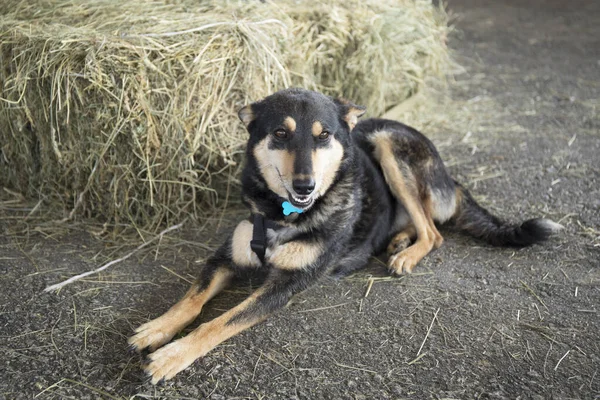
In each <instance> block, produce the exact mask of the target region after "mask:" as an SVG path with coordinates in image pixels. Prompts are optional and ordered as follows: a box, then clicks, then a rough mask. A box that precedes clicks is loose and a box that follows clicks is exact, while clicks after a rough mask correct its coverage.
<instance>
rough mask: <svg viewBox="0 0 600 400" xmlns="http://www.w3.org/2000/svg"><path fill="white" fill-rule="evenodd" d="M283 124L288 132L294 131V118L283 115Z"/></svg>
mask: <svg viewBox="0 0 600 400" xmlns="http://www.w3.org/2000/svg"><path fill="white" fill-rule="evenodd" d="M283 126H285V128H286V129H287V130H288V131H290V132H296V120H295V119H294V118H292V117H289V116H288V117H285V119H284V120H283Z"/></svg>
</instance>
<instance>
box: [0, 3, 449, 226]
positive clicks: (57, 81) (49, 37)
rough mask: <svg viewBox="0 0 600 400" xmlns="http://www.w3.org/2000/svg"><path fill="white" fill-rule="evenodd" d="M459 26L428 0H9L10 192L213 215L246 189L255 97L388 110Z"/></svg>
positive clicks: (5, 28)
mask: <svg viewBox="0 0 600 400" xmlns="http://www.w3.org/2000/svg"><path fill="white" fill-rule="evenodd" d="M447 31H448V27H447V18H446V15H445V13H444V12H443V10H441V9H439V8H437V7H435V6H434V5H432V4H431V1H424V0H394V1H393V0H385V1H378V0H362V1H354V0H350V1H344V0H327V1H324V2H319V3H317V4H314V3H311V2H308V1H293V0H287V1H278V2H276V3H269V2H267V3H263V2H259V1H244V2H237V1H229V2H221V1H216V0H214V1H201V2H198V1H192V0H188V1H185V0H184V1H168V0H164V1H142V0H133V1H112V0H105V1H97V2H87V1H85V0H37V1H31V0H29V1H24V0H19V1H17V0H9V1H8V2H6V1H5V2H3V5H0V97H1V100H0V103H1V104H2V106H1V107H2V108H1V110H0V126H1V127H2V128H1V129H0V171H1V173H0V186H5V187H8V188H10V189H11V190H13V191H17V192H20V193H22V194H24V195H26V196H27V197H30V198H35V197H39V198H42V199H44V203H45V204H46V205H47V206H55V205H56V204H57V203H58V204H60V205H61V207H63V208H64V209H65V210H66V211H70V217H93V218H99V219H101V220H103V221H106V222H108V223H111V224H113V225H114V226H116V227H118V226H127V225H129V224H134V225H135V226H137V227H139V228H143V229H148V230H156V229H158V228H159V227H160V226H162V225H165V224H172V223H175V222H178V221H180V220H181V219H183V218H184V217H186V216H188V215H191V216H193V217H199V216H201V215H202V214H203V213H202V211H214V209H215V207H218V205H219V199H221V200H222V199H223V196H220V197H219V194H223V193H224V192H225V191H226V189H228V188H229V186H230V184H234V185H235V184H236V183H237V178H236V177H237V173H238V172H239V170H240V164H241V160H242V155H243V151H244V141H245V139H246V133H245V131H244V129H243V127H242V125H241V124H240V123H239V122H238V120H237V116H236V110H237V109H238V108H239V107H241V106H242V105H244V104H245V103H247V102H249V101H252V100H256V99H259V98H261V97H264V96H266V95H267V94H269V93H271V92H273V91H276V90H278V89H281V88H284V87H289V86H302V87H306V88H311V89H315V90H320V91H323V92H325V93H327V94H330V95H333V96H339V95H344V96H346V97H348V98H352V99H354V100H355V101H357V102H358V103H360V104H364V105H366V106H367V107H369V109H370V113H371V115H379V114H381V113H383V112H384V111H385V110H387V109H389V108H390V107H391V106H393V105H395V104H397V103H400V102H402V101H403V100H405V99H407V98H409V97H410V96H411V95H413V94H414V93H415V92H416V91H417V90H418V88H419V86H420V85H421V84H422V83H423V81H424V80H425V78H428V77H431V76H436V77H442V76H443V75H444V73H445V72H446V70H447V68H448V66H449V60H448V52H447V49H446V44H445V38H446V34H447ZM227 192H228V191H227Z"/></svg>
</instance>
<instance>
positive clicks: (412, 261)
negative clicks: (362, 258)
mask: <svg viewBox="0 0 600 400" xmlns="http://www.w3.org/2000/svg"><path fill="white" fill-rule="evenodd" d="M419 260H420V257H416V256H415V254H414V252H413V251H411V249H410V247H409V248H408V249H406V250H404V251H401V252H400V253H397V254H394V255H392V256H391V257H390V258H389V260H388V269H389V270H390V272H392V273H394V274H397V275H401V274H403V273H407V274H410V273H411V272H412V270H413V268H414V267H415V265H417V263H418V262H419Z"/></svg>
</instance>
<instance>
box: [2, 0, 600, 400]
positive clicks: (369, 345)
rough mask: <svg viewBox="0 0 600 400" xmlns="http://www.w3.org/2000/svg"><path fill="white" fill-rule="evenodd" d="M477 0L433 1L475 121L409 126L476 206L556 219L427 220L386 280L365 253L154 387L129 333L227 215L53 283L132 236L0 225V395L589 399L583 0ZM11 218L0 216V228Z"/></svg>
mask: <svg viewBox="0 0 600 400" xmlns="http://www.w3.org/2000/svg"><path fill="white" fill-rule="evenodd" d="M483 3H484V2H481V1H476V0H450V1H449V9H450V10H451V11H452V12H453V13H455V14H457V15H458V19H457V20H456V27H457V32H456V33H455V35H454V36H453V38H452V39H451V42H450V45H451V47H452V48H454V49H455V50H456V51H457V59H458V61H459V63H460V64H461V65H463V66H464V67H465V68H466V70H467V72H466V73H464V74H461V75H459V76H458V77H457V81H458V82H457V84H456V85H454V88H453V97H454V98H455V99H456V101H457V104H461V105H462V106H461V107H466V108H469V109H471V110H476V111H477V112H479V113H480V114H479V118H478V119H477V121H479V122H477V123H475V122H473V123H469V121H467V122H466V124H467V125H468V126H469V129H468V130H467V131H465V130H464V129H463V126H464V125H465V122H464V121H463V122H461V124H458V125H460V127H461V128H460V129H458V125H457V124H454V123H452V121H449V122H448V123H447V124H445V125H444V124H441V125H432V127H431V130H430V131H427V132H426V133H427V134H428V135H429V136H430V137H432V138H433V139H434V141H435V143H436V144H438V145H439V147H440V151H441V152H442V156H443V157H444V158H445V159H446V160H447V161H448V163H449V165H450V170H451V172H452V173H453V174H454V175H455V176H456V177H457V178H458V179H459V180H460V181H462V182H464V183H466V184H467V185H468V186H469V187H470V188H471V190H472V192H473V193H474V194H476V195H477V198H478V199H479V200H480V201H481V202H482V203H484V204H485V205H486V206H487V207H489V208H490V209H491V210H493V211H494V212H495V213H497V214H499V215H502V216H506V217H508V218H509V219H511V220H513V221H516V220H520V219H525V218H529V217H534V216H547V217H549V218H552V219H554V220H555V221H560V222H561V223H562V224H564V225H565V227H566V229H565V230H564V232H562V233H561V234H560V235H559V237H557V238H555V239H553V240H551V241H550V242H548V243H546V244H544V245H537V246H534V247H531V248H528V249H524V250H517V251H515V250H512V249H497V248H492V247H489V246H486V245H482V244H481V243H479V242H476V241H474V240H471V239H468V238H465V237H463V236H460V235H458V234H456V233H453V232H449V231H447V230H443V231H442V233H443V234H444V235H445V237H446V242H445V244H444V245H443V246H442V248H440V249H439V250H437V251H436V252H434V253H432V254H430V255H429V256H428V257H427V258H426V259H425V260H424V261H423V262H421V264H420V265H419V266H418V268H417V269H416V273H414V274H413V275H411V276H406V277H402V278H394V279H390V278H386V274H385V269H384V268H383V267H382V264H381V262H378V261H374V262H373V265H372V267H370V268H369V269H368V270H367V271H363V272H361V273H359V274H356V275H354V276H351V277H349V278H346V279H343V280H340V281H333V280H332V281H325V282H322V283H321V284H320V285H318V286H316V287H314V288H312V289H310V290H308V291H307V292H305V293H303V294H301V295H299V296H297V297H296V298H295V299H294V301H293V302H292V303H291V304H290V305H289V306H288V307H287V308H286V309H285V310H283V311H281V312H279V313H278V314H276V315H275V316H273V317H272V318H271V319H269V320H267V321H266V322H265V323H263V324H261V325H259V326H257V327H255V328H253V329H251V330H249V331H246V332H244V333H243V334H241V335H239V336H237V337H235V338H233V339H232V340H229V341H228V342H226V343H224V344H223V345H221V346H219V347H218V348H217V349H215V350H214V351H213V352H212V353H210V354H209V355H208V356H207V357H206V358H204V359H202V360H199V361H197V362H196V363H195V364H193V366H192V367H191V368H189V369H187V370H186V371H184V372H182V373H180V374H179V375H178V376H177V377H176V378H175V379H173V380H172V381H169V382H167V383H166V384H164V385H159V386H152V385H150V384H149V383H146V382H145V381H144V376H143V374H142V373H141V371H140V369H139V363H140V357H139V356H138V355H136V354H131V353H129V352H128V350H127V342H126V340H127V337H128V336H130V335H131V333H132V330H133V328H134V327H136V326H137V325H138V324H140V323H142V322H144V321H147V320H148V319H150V318H154V317H156V316H158V315H159V314H160V313H162V312H163V311H165V310H166V309H167V308H168V307H169V306H170V305H171V304H172V303H174V302H175V301H176V300H177V299H178V298H179V297H180V296H181V295H182V294H183V293H184V292H185V291H186V289H187V287H188V282H186V280H191V279H193V278H192V277H193V275H194V273H195V271H196V270H197V268H198V267H199V264H200V263H201V260H202V258H203V257H205V256H206V254H207V253H206V250H205V246H204V245H207V246H208V247H211V246H213V247H214V246H216V245H217V243H218V241H219V237H222V235H223V232H224V231H225V229H220V230H219V231H218V233H216V234H215V233H214V232H212V231H211V232H209V234H208V236H207V235H206V233H203V234H201V233H198V232H199V231H198V230H197V229H195V228H189V229H188V231H187V232H186V237H188V239H190V240H189V242H183V243H182V241H181V240H178V241H173V240H171V241H169V240H166V239H165V241H164V243H163V244H162V245H161V247H160V248H159V249H158V251H156V250H157V249H156V248H154V250H153V251H152V252H141V253H140V254H139V256H134V257H132V258H130V259H128V260H127V261H125V262H123V263H121V264H118V265H115V266H114V267H112V268H110V269H109V270H107V271H106V272H104V273H101V274H99V275H95V276H91V277H90V278H89V279H86V280H85V281H83V282H78V283H75V284H72V285H69V286H67V287H66V288H64V289H63V290H62V291H61V292H60V293H58V294H54V293H52V294H46V293H43V292H42V290H43V289H44V287H46V286H47V285H49V284H52V283H56V282H58V281H61V280H63V279H65V278H67V277H69V276H71V275H73V274H76V273H81V272H84V271H87V270H91V269H94V268H96V267H98V266H99V265H101V264H102V263H103V262H104V261H107V260H111V259H114V258H116V257H118V256H119V255H123V254H125V253H126V252H127V250H128V249H131V248H132V247H131V246H129V247H127V248H121V249H119V250H118V251H117V252H116V253H115V254H111V251H110V249H107V248H104V247H103V245H102V243H101V242H99V241H97V240H95V239H94V238H93V236H92V235H89V234H87V233H83V232H80V231H78V230H71V231H70V232H69V233H68V234H63V235H49V236H45V235H42V234H41V233H40V234H35V233H33V234H30V235H28V236H25V235H16V236H15V235H7V234H0V271H1V278H0V299H1V300H0V304H1V309H0V337H1V340H0V348H1V349H2V353H4V356H3V360H2V362H0V398H6V399H26V398H38V399H68V398H71V399H87V398H94V399H95V398H112V399H134V398H141V399H146V398H153V399H154V398H156V399H158V398H161V399H163V398H164V399H214V400H217V399H402V398H406V399H409V398H410V399H430V398H432V399H441V398H453V399H468V398H481V399H505V398H507V399H517V398H519V399H593V398H600V373H599V371H598V370H599V369H600V232H599V231H600V185H599V183H600V157H599V154H600V116H599V108H600V2H598V1H595V0H590V1H570V2H564V1H559V0H547V1H542V0H535V1H534V0H529V1H521V0H510V1H498V2H492V1H489V2H485V3H486V4H485V5H484V4H483ZM487 115H489V119H488V117H487ZM13 211H14V210H13ZM237 214H238V213H236V212H231V213H227V215H226V216H225V218H224V225H225V226H226V225H231V224H233V223H234V222H235V219H236V218H235V217H236V215H237ZM13 218H15V217H14V213H11V212H10V210H4V211H3V212H2V213H1V214H0V232H7V231H9V230H10V228H11V227H12V226H13V223H14V220H13ZM208 222H209V224H210V225H212V226H216V225H217V223H216V222H215V221H208ZM207 238H208V239H207ZM98 254H100V255H98ZM250 286H251V283H242V284H241V285H240V286H239V287H238V288H236V289H233V290H228V291H226V292H225V293H223V294H222V295H220V296H218V297H217V298H216V299H215V300H214V301H213V302H211V303H210V305H209V306H208V307H207V311H205V312H203V314H202V315H201V317H200V322H202V321H206V320H208V319H210V318H212V317H214V316H215V315H217V314H218V313H219V312H222V311H223V310H224V309H227V308H228V307H230V306H232V305H233V304H235V303H236V302H239V301H240V300H241V299H242V298H243V297H244V296H245V295H246V294H248V292H249V290H250V289H249V288H250ZM368 289H369V290H368ZM367 292H368V295H367Z"/></svg>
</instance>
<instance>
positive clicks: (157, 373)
mask: <svg viewBox="0 0 600 400" xmlns="http://www.w3.org/2000/svg"><path fill="white" fill-rule="evenodd" d="M263 293H264V289H262V288H261V289H258V290H257V291H255V292H254V293H252V295H250V297H248V298H247V299H246V300H244V301H243V302H242V303H240V304H239V305H237V306H235V307H233V308H232V309H230V310H229V311H227V312H225V313H223V314H221V316H219V317H217V318H215V319H213V320H212V321H210V322H207V323H205V324H202V325H200V326H199V327H198V328H196V329H195V330H194V331H193V332H191V333H190V334H189V335H187V336H186V337H184V338H182V339H179V340H176V341H175V342H173V343H170V344H168V345H166V346H165V347H163V348H161V349H159V350H158V351H156V352H155V353H152V354H150V355H149V356H148V359H149V360H150V363H149V364H148V365H146V366H145V367H144V370H145V371H146V373H147V374H149V375H150V376H151V378H152V383H153V384H156V383H158V382H159V381H160V380H162V379H164V380H168V379H171V378H172V377H174V376H175V375H176V374H177V373H178V372H180V371H182V370H184V369H185V368H187V367H188V366H189V365H190V364H192V363H193V362H194V361H195V360H196V359H198V358H199V357H203V356H205V355H206V354H207V353H208V352H209V351H211V350H212V349H214V348H215V347H216V346H217V345H219V344H220V343H222V342H224V341H225V340H227V339H229V338H230V337H232V336H234V335H236V334H238V333H240V332H241V331H243V330H245V329H248V328H250V327H251V326H253V325H256V324H257V323H259V322H261V321H263V320H264V319H265V318H266V317H267V316H268V315H267V314H265V313H264V312H263V313H257V315H254V314H253V313H249V315H250V316H249V317H248V318H245V319H243V320H240V321H236V322H232V323H229V322H230V321H231V319H232V318H233V317H235V316H236V315H239V314H240V313H241V312H244V311H245V310H248V309H249V308H252V307H254V306H255V305H256V299H257V298H258V297H259V296H260V295H261V294H263Z"/></svg>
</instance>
